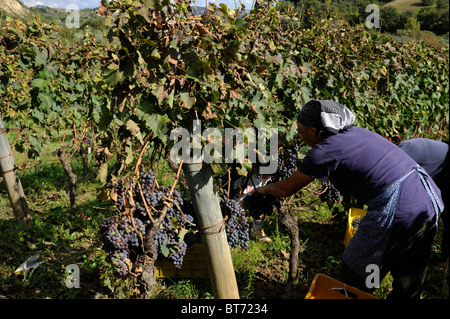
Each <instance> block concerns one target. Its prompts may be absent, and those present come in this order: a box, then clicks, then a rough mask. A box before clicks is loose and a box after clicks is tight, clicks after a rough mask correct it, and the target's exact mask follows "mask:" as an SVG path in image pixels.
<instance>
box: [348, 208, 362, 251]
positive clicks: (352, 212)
mask: <svg viewBox="0 0 450 319" xmlns="http://www.w3.org/2000/svg"><path fill="white" fill-rule="evenodd" d="M366 213H367V211H366V210H364V209H360V208H350V209H349V210H348V220H347V230H346V232H345V238H344V245H345V246H346V247H347V245H348V243H349V241H350V239H352V237H353V235H354V234H355V233H356V231H357V228H355V227H353V226H352V223H353V220H354V219H355V218H357V217H358V218H360V219H363V217H364V216H365V215H366Z"/></svg>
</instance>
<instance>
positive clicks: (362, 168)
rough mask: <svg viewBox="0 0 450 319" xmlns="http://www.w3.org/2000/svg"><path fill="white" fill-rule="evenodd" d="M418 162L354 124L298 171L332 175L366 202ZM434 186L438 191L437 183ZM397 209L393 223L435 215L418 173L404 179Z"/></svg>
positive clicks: (324, 143)
mask: <svg viewBox="0 0 450 319" xmlns="http://www.w3.org/2000/svg"><path fill="white" fill-rule="evenodd" d="M416 165H417V163H416V162H415V161H414V160H413V159H411V158H410V157H409V156H408V155H406V154H405V153H404V152H403V151H402V150H401V149H400V148H398V147H397V146H396V145H395V144H393V143H391V142H389V141H388V140H387V139H385V138H383V137H382V136H380V135H378V134H376V133H373V132H371V131H369V130H366V129H363V128H360V127H356V126H353V127H351V128H350V129H348V130H346V131H344V132H342V133H338V134H335V135H332V136H330V137H327V138H326V139H324V140H323V141H322V142H321V143H320V144H318V145H316V146H315V147H314V148H312V149H311V150H310V151H309V152H308V154H307V155H306V156H305V158H304V160H303V162H302V163H301V164H300V166H299V171H300V172H302V173H304V174H306V175H309V176H312V177H314V178H317V179H319V180H328V179H329V180H330V181H331V183H332V184H333V185H334V186H335V187H336V188H337V189H338V190H339V191H340V192H341V194H342V195H349V196H353V197H355V198H356V199H357V200H358V201H360V202H362V203H366V202H367V201H368V200H370V199H373V198H375V197H377V196H378V195H379V194H381V193H382V192H383V191H384V190H385V189H386V188H387V187H388V186H389V185H391V184H392V183H394V182H395V181H397V180H398V179H399V178H401V177H402V176H404V175H406V174H407V173H408V172H410V171H411V170H412V169H413V168H414V167H415V166H416ZM433 187H434V188H435V190H436V191H437V192H439V190H438V189H437V187H435V185H434V183H433ZM439 194H440V193H439ZM397 209H398V210H397V214H396V217H395V221H394V224H396V225H397V226H401V227H405V228H406V227H409V226H411V225H412V224H413V223H416V222H417V223H423V222H425V221H427V220H429V219H430V218H431V217H433V216H434V211H433V206H432V203H431V201H430V199H429V196H428V194H427V192H426V191H425V189H424V188H423V187H422V184H421V181H420V178H419V177H418V175H417V174H411V175H410V176H409V177H408V178H407V179H406V180H405V181H404V182H403V184H402V186H401V192H400V197H399V202H398V207H397Z"/></svg>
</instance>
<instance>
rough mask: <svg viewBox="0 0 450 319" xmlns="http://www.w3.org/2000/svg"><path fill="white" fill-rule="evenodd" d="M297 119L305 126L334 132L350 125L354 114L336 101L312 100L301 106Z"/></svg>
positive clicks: (353, 120)
mask: <svg viewBox="0 0 450 319" xmlns="http://www.w3.org/2000/svg"><path fill="white" fill-rule="evenodd" d="M297 120H298V121H299V122H300V123H301V124H303V125H305V126H309V127H315V128H316V129H318V130H319V131H324V132H327V133H330V134H336V133H339V132H342V131H344V130H346V129H348V128H350V127H352V126H353V123H354V122H355V115H354V114H353V113H352V112H351V111H350V110H349V109H348V108H347V107H346V106H344V105H342V104H339V103H337V102H334V101H331V100H312V101H309V102H308V103H306V104H305V105H304V106H303V108H302V109H301V111H300V113H299V114H298V117H297Z"/></svg>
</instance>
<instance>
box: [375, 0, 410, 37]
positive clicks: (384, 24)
mask: <svg viewBox="0 0 450 319" xmlns="http://www.w3.org/2000/svg"><path fill="white" fill-rule="evenodd" d="M380 22H381V23H380V24H381V27H380V28H381V31H382V32H389V33H395V31H397V30H398V29H403V27H404V25H405V22H406V21H404V19H402V16H401V15H400V14H399V13H398V11H397V9H396V8H395V7H392V6H389V7H382V8H381V9H380Z"/></svg>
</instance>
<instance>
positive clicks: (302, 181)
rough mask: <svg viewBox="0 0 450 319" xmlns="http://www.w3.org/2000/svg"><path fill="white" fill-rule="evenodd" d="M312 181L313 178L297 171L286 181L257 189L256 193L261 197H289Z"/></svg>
mask: <svg viewBox="0 0 450 319" xmlns="http://www.w3.org/2000/svg"><path fill="white" fill-rule="evenodd" d="M313 180H314V178H313V177H311V176H308V175H306V174H303V173H301V172H299V171H298V170H296V171H294V173H293V174H292V175H291V176H290V177H289V178H287V179H285V180H282V181H279V182H276V183H272V184H268V185H266V186H262V187H259V188H258V189H257V190H256V191H257V192H258V193H260V194H263V195H272V196H275V197H289V196H291V195H293V194H295V193H297V192H298V191H299V190H300V189H302V188H303V187H305V186H306V185H308V184H309V183H311V182H312V181H313Z"/></svg>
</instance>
